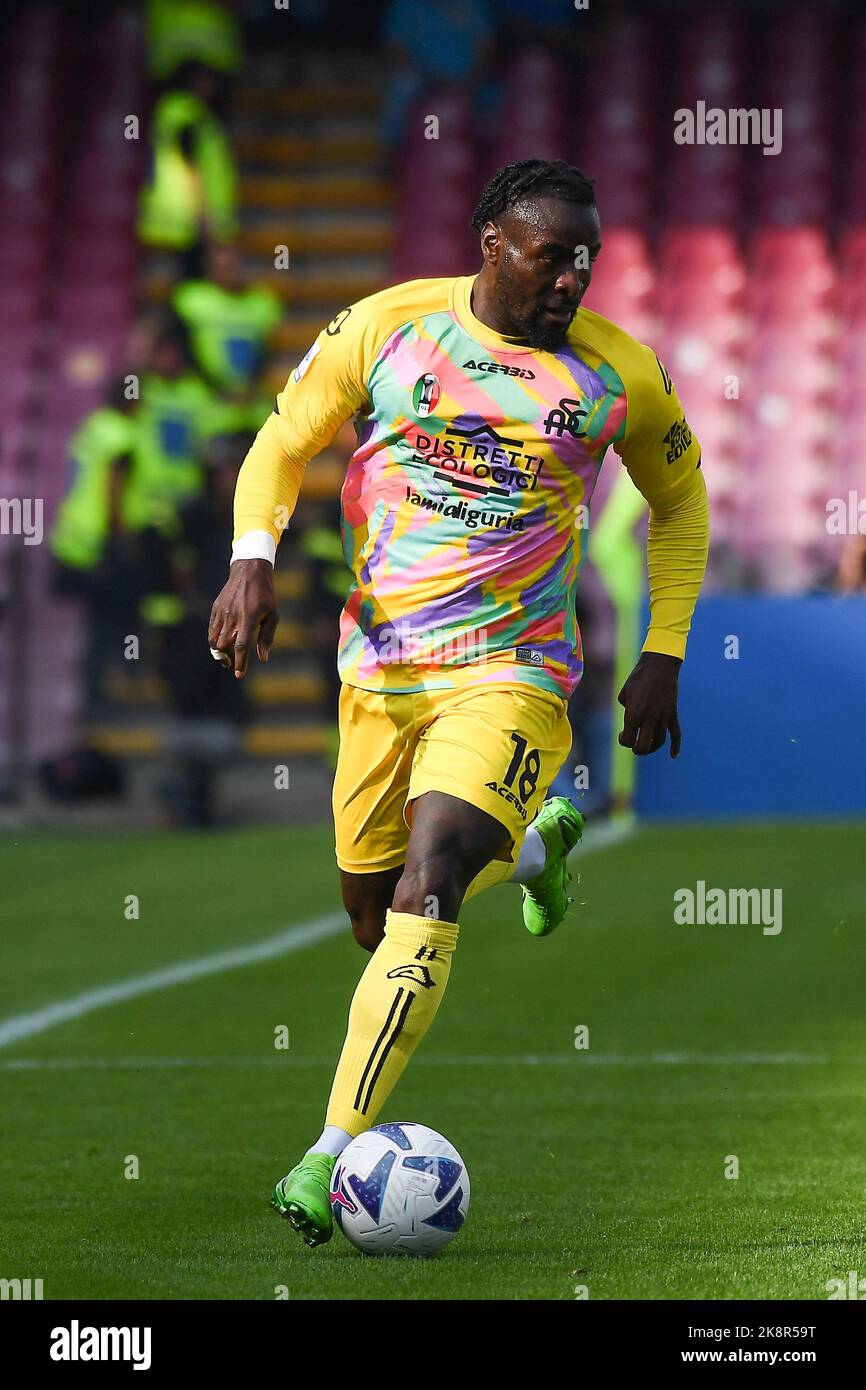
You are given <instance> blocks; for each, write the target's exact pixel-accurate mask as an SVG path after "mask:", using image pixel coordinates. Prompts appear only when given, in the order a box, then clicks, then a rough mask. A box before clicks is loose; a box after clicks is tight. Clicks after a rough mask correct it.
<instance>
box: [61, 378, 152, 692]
mask: <svg viewBox="0 0 866 1390" xmlns="http://www.w3.org/2000/svg"><path fill="white" fill-rule="evenodd" d="M136 405H137V402H136V401H135V400H130V399H128V397H127V394H126V389H125V382H124V380H121V381H120V382H118V383H117V384H116V385H115V386H114V388H113V389H112V391H111V392H110V394H109V398H108V400H107V402H106V404H105V405H104V406H100V407H99V408H98V409H96V410H94V411H92V412H91V413H90V415H88V416H87V417H86V418H85V419H84V421H83V422H82V423H81V425H80V426H79V427H78V429H77V430H76V432H75V434H74V436H73V438H72V440H71V442H70V445H69V456H70V459H71V462H72V464H73V469H74V472H73V477H72V483H71V486H70V488H69V491H68V492H67V493H66V495H65V497H64V498H63V500H62V502H61V503H60V506H59V508H58V510H57V516H56V518H55V522H54V528H53V531H52V534H51V549H52V553H53V556H54V561H55V574H54V589H55V592H57V593H58V594H60V595H62V596H65V597H70V598H77V599H81V600H83V602H84V603H85V604H86V605H87V609H88V622H87V653H86V656H85V671H84V687H85V705H86V707H87V708H88V709H89V710H92V709H93V708H94V707H95V705H96V704H98V702H99V698H100V693H101V682H102V676H103V671H104V667H105V663H106V661H107V659H108V658H109V656H110V654H111V653H112V652H119V651H120V649H121V643H122V641H123V637H124V634H125V633H126V632H127V631H128V630H129V620H130V617H131V615H132V612H133V611H134V596H133V595H132V594H131V593H130V590H129V587H128V585H127V584H126V583H125V582H124V579H125V567H124V564H123V560H122V554H121V552H122V540H121V534H122V530H123V515H122V513H123V489H124V486H125V484H126V481H127V479H128V476H129V472H130V469H131V466H132V457H133V454H134V452H135V448H136V440H137V429H138V426H137V420H136V415H135V407H136Z"/></svg>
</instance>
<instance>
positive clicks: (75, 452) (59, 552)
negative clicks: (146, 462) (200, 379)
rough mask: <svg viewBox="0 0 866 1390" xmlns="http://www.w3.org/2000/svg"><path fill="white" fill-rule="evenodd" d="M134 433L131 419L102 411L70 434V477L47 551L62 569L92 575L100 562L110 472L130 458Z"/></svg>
mask: <svg viewBox="0 0 866 1390" xmlns="http://www.w3.org/2000/svg"><path fill="white" fill-rule="evenodd" d="M136 431H137V424H136V419H135V416H134V415H125V414H123V413H122V412H121V411H119V410H115V409H113V408H109V407H107V406H105V407H100V409H98V410H94V411H92V412H91V414H90V415H88V416H87V417H86V419H85V420H84V421H83V422H82V423H81V425H79V427H78V429H77V430H76V432H75V434H74V435H73V437H72V440H71V442H70V445H69V454H70V457H71V460H72V462H73V464H74V466H75V474H74V477H73V480H72V486H71V487H70V489H69V491H68V492H67V494H66V496H65V497H64V498H63V501H62V502H61V503H60V506H59V507H58V509H57V515H56V517H55V521H54V528H53V530H52V533H51V549H52V551H53V553H54V555H55V556H56V558H57V559H58V560H60V561H61V563H62V564H64V565H70V566H72V567H73V568H75V569H80V570H91V569H94V568H95V567H96V566H97V565H98V564H99V562H100V560H101V559H102V556H103V554H104V551H105V544H106V541H107V539H108V533H109V527H110V523H111V515H110V507H109V499H110V484H111V470H112V468H113V467H114V465H115V464H116V463H117V462H118V460H119V459H121V458H123V457H125V456H126V455H128V454H130V453H132V451H133V449H134V447H135V440H136Z"/></svg>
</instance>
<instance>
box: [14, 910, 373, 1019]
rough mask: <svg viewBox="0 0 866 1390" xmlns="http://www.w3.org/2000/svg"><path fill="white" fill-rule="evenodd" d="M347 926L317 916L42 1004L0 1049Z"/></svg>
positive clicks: (336, 915)
mask: <svg viewBox="0 0 866 1390" xmlns="http://www.w3.org/2000/svg"><path fill="white" fill-rule="evenodd" d="M345 927H346V914H345V913H344V912H329V913H328V914H327V915H326V916H324V917H316V918H314V919H313V920H312V921H310V922H301V923H299V924H298V925H296V926H294V927H288V928H287V929H286V930H285V931H281V932H277V934H276V935H275V936H266V937H265V938H264V940H263V941H253V942H251V943H250V945H249V946H235V947H233V948H232V949H231V950H227V951H215V952H214V953H213V954H212V955H209V956H197V957H196V958H195V959H194V960H182V961H178V963H177V965H167V966H164V967H163V969H162V970H150V971H148V973H147V974H146V975H132V976H131V977H130V978H129V979H128V980H116V981H115V982H114V983H113V984H109V985H100V986H98V988H96V989H87V990H85V991H84V993H83V994H75V995H73V996H72V998H71V999H60V1000H58V1002H57V1003H56V1004H46V1005H45V1007H44V1008H42V1009H35V1010H34V1011H33V1012H32V1013H28V1014H16V1015H14V1016H13V1017H12V1018H7V1019H4V1020H3V1021H2V1022H0V1047H9V1046H10V1045H11V1044H12V1043H17V1042H21V1041H22V1040H23V1039H24V1038H32V1037H34V1036H35V1034H37V1033H45V1032H47V1030H48V1029H49V1028H55V1027H56V1026H57V1024H58V1023H68V1022H69V1020H70V1019H73V1018H81V1017H83V1015H84V1014H89V1013H93V1011H94V1009H104V1008H107V1007H108V1006H109V1005H111V1004H119V1003H121V1002H122V1001H123V1000H124V999H135V998H137V996H138V995H140V994H152V993H153V991H154V990H158V989H167V988H169V986H171V985H185V984H187V983H188V982H189V981H190V980H200V979H202V978H203V977H204V976H206V975H220V974H222V973H223V971H225V970H234V969H236V968H237V967H238V966H240V965H254V964H256V963H257V962H258V961H263V960H273V959H274V958H275V957H277V956H285V955H288V954H289V953H290V952H292V951H300V950H301V949H302V948H303V947H304V946H311V945H312V944H313V943H314V942H316V941H324V940H325V939H326V938H327V937H329V936H335V935H336V934H337V932H339V931H343V930H344V929H345Z"/></svg>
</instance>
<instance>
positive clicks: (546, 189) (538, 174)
mask: <svg viewBox="0 0 866 1390" xmlns="http://www.w3.org/2000/svg"><path fill="white" fill-rule="evenodd" d="M545 197H553V198H562V199H563V201H564V202H567V203H580V204H581V206H583V207H592V206H593V205H594V203H595V190H594V189H593V186H592V180H591V179H588V178H586V177H585V175H583V174H582V173H581V172H580V170H579V169H575V168H574V166H573V165H572V164H566V162H565V160H564V159H521V160H518V162H517V163H516V164H506V165H505V167H504V168H503V169H500V170H499V172H498V173H497V174H494V175H493V178H492V179H491V180H490V182H489V183H488V185H487V187H486V188H485V189H484V192H483V193H482V194H481V198H480V201H479V203H478V206H477V208H476V209H475V212H474V213H473V215H472V226H473V227H474V228H475V230H476V232H480V231H481V229H482V227H483V226H484V224H485V223H486V222H496V221H497V219H498V218H500V217H501V216H502V214H503V213H504V212H506V211H507V209H508V208H513V207H514V206H515V205H516V204H517V203H522V202H525V201H526V199H527V198H545Z"/></svg>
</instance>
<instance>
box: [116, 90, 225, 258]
mask: <svg viewBox="0 0 866 1390" xmlns="http://www.w3.org/2000/svg"><path fill="white" fill-rule="evenodd" d="M185 131H192V135H193V153H192V159H191V160H188V159H187V157H186V156H185V154H184V153H183V149H182V146H181V137H182V135H183V133H184V132H185ZM235 182H236V174H235V161H234V156H233V154H232V151H231V148H230V146H229V143H228V140H227V139H226V136H225V133H224V131H223V128H222V126H221V125H220V123H219V121H218V120H217V119H216V117H215V116H214V114H213V112H212V111H211V110H210V108H209V107H208V106H207V105H206V104H205V102H203V101H202V100H201V98H200V97H197V96H194V95H193V93H192V92H166V93H165V94H164V95H163V96H161V97H160V98H159V100H158V101H157V103H156V106H155V107H154V111H153V121H152V123H151V131H150V167H149V170H148V174H147V177H146V179H145V181H144V183H143V184H142V188H141V193H140V196H139V211H138V235H139V237H140V239H141V240H142V241H144V242H146V243H147V244H148V245H150V246H163V247H166V248H170V249H171V250H174V251H184V250H186V249H188V248H189V247H190V246H193V245H194V244H195V242H196V241H197V239H198V237H199V234H200V231H201V226H202V223H204V224H206V226H207V228H208V230H209V231H210V232H211V233H212V234H213V235H214V236H216V237H219V238H224V239H226V240H230V239H231V238H232V237H233V236H234V234H235V230H236V226H235Z"/></svg>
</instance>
